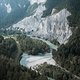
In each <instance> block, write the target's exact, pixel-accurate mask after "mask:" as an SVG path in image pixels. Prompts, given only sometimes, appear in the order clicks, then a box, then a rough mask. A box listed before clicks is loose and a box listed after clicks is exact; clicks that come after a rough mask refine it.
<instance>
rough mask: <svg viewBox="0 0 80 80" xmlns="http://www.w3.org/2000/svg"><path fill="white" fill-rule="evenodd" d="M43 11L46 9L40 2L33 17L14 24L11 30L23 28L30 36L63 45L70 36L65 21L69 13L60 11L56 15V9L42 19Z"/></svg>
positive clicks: (66, 21)
mask: <svg viewBox="0 0 80 80" xmlns="http://www.w3.org/2000/svg"><path fill="white" fill-rule="evenodd" d="M45 10H46V7H45V5H44V4H43V2H41V3H40V4H38V7H37V8H36V9H35V13H34V14H33V15H31V16H29V17H26V18H24V19H23V20H22V21H20V22H18V23H17V24H14V25H13V28H16V27H19V28H23V29H25V31H26V32H27V33H29V34H30V35H32V36H39V37H41V38H48V39H49V40H53V39H57V41H59V43H60V44H62V43H64V42H65V41H66V40H67V39H68V38H69V37H70V35H71V34H72V32H71V30H70V28H69V24H68V20H67V17H68V16H70V15H71V14H70V12H69V11H67V10H66V9H62V10H61V11H59V12H57V13H56V9H53V10H52V13H51V14H50V16H47V17H45V18H42V15H43V12H44V11H45Z"/></svg>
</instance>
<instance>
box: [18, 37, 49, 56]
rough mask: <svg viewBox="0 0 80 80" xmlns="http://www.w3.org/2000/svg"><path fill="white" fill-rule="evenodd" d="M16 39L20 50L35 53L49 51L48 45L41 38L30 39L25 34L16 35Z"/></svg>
mask: <svg viewBox="0 0 80 80" xmlns="http://www.w3.org/2000/svg"><path fill="white" fill-rule="evenodd" d="M17 40H18V41H19V43H20V46H21V50H22V51H23V52H26V53H28V54H32V55H37V54H39V53H42V54H44V53H46V52H49V50H50V49H49V46H48V45H47V44H46V43H45V42H42V41H41V40H37V39H32V38H30V37H28V36H26V35H20V36H17Z"/></svg>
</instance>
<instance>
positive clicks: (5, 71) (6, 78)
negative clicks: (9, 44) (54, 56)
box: [0, 55, 48, 80]
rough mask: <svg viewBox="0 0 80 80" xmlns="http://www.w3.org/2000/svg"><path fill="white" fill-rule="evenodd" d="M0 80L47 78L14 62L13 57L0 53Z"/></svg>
mask: <svg viewBox="0 0 80 80" xmlns="http://www.w3.org/2000/svg"><path fill="white" fill-rule="evenodd" d="M0 80H48V79H47V77H46V76H44V75H40V74H39V73H38V72H35V71H33V70H31V69H27V68H25V67H23V66H20V65H18V64H17V63H15V61H14V60H13V59H9V58H7V57H6V56H3V55H0Z"/></svg>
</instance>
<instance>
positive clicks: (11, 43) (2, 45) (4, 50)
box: [0, 36, 18, 58]
mask: <svg viewBox="0 0 80 80" xmlns="http://www.w3.org/2000/svg"><path fill="white" fill-rule="evenodd" d="M17 53H18V48H17V43H16V41H15V40H14V39H13V38H6V39H4V37H3V36H0V55H6V56H7V57H9V58H10V57H11V58H16V55H17Z"/></svg>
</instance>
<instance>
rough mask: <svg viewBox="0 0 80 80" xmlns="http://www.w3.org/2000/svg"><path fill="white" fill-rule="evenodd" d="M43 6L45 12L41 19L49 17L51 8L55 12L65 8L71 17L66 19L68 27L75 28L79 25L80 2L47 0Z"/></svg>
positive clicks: (77, 0) (75, 0) (74, 0)
mask: <svg viewBox="0 0 80 80" xmlns="http://www.w3.org/2000/svg"><path fill="white" fill-rule="evenodd" d="M45 6H46V10H45V11H44V13H43V16H42V17H46V16H48V15H50V14H51V12H52V10H53V8H55V9H57V11H60V10H62V9H63V8H66V9H67V10H68V11H69V12H70V13H71V16H69V17H68V21H69V25H70V26H71V27H76V26H78V25H79V24H80V0H47V2H46V3H45Z"/></svg>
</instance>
